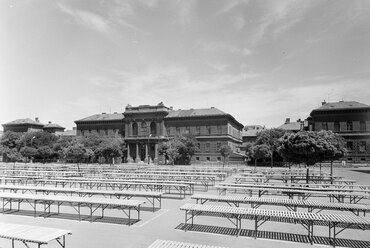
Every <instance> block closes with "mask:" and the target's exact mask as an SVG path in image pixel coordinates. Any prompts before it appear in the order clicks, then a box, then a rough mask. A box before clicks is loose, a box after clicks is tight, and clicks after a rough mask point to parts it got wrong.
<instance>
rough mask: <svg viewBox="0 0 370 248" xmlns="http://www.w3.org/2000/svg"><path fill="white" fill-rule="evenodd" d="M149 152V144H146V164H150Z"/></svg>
mask: <svg viewBox="0 0 370 248" xmlns="http://www.w3.org/2000/svg"><path fill="white" fill-rule="evenodd" d="M148 151H149V147H148V144H145V159H144V161H145V163H148V159H149V153H148Z"/></svg>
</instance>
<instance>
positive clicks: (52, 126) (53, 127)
mask: <svg viewBox="0 0 370 248" xmlns="http://www.w3.org/2000/svg"><path fill="white" fill-rule="evenodd" d="M42 129H43V130H44V131H45V132H48V133H54V134H55V133H56V132H64V129H65V128H64V127H62V126H60V125H58V124H56V123H51V121H49V122H48V124H46V125H44V127H43V128H42Z"/></svg>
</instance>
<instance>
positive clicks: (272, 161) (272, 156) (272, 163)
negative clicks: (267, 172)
mask: <svg viewBox="0 0 370 248" xmlns="http://www.w3.org/2000/svg"><path fill="white" fill-rule="evenodd" d="M273 165H274V152H271V169H272V166H273Z"/></svg>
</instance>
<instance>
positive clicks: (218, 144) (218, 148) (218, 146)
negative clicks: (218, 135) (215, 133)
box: [217, 142, 221, 151]
mask: <svg viewBox="0 0 370 248" xmlns="http://www.w3.org/2000/svg"><path fill="white" fill-rule="evenodd" d="M220 148H221V143H220V142H217V151H219V150H220Z"/></svg>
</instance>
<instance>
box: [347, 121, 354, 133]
mask: <svg viewBox="0 0 370 248" xmlns="http://www.w3.org/2000/svg"><path fill="white" fill-rule="evenodd" d="M352 130H353V124H352V121H347V131H352Z"/></svg>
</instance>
